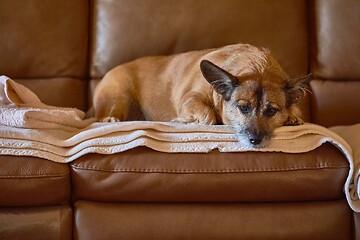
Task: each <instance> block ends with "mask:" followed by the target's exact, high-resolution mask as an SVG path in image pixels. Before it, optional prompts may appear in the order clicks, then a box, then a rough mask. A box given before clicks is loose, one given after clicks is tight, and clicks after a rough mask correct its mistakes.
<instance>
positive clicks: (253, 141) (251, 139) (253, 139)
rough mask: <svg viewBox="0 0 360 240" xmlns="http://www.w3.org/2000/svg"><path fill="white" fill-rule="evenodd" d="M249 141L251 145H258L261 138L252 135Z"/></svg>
mask: <svg viewBox="0 0 360 240" xmlns="http://www.w3.org/2000/svg"><path fill="white" fill-rule="evenodd" d="M249 141H250V143H251V144H252V145H259V144H260V143H261V142H262V138H261V137H260V136H252V137H250V139H249Z"/></svg>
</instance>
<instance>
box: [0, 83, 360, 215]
mask: <svg viewBox="0 0 360 240" xmlns="http://www.w3.org/2000/svg"><path fill="white" fill-rule="evenodd" d="M9 81H10V80H9V79H8V78H7V80H6V81H5V84H3V89H2V90H1V89H0V95H2V96H0V100H1V101H3V102H2V103H0V115H1V117H0V154H2V155H16V156H36V157H41V158H44V159H48V160H51V161H55V162H61V163H67V162H71V161H73V160H75V159H77V158H79V157H80V156H83V155H84V154H87V153H101V154H112V153H118V152H122V151H126V150H128V149H132V148H135V147H138V146H146V147H149V148H152V149H154V150H156V151H161V152H170V153H176V152H203V153H206V152H210V151H211V150H214V149H218V150H219V151H221V152H242V151H262V152H286V153H301V152H308V151H311V150H313V149H315V148H317V147H319V146H320V145H322V144H323V143H325V142H330V143H332V144H333V145H335V146H336V147H338V148H339V149H340V151H341V152H342V153H343V154H344V155H345V156H346V157H347V159H348V161H349V165H350V171H349V175H348V178H347V180H346V183H345V186H344V191H345V194H346V198H347V200H348V202H349V205H350V207H351V208H352V209H353V210H354V211H356V212H360V200H359V196H360V189H359V184H358V182H359V175H360V170H359V165H360V157H359V152H360V150H359V151H355V154H354V153H353V152H352V151H353V150H352V148H351V147H350V146H349V144H348V143H347V142H346V141H345V140H344V139H343V138H341V137H340V136H339V135H338V134H340V135H342V136H343V137H344V138H345V139H346V140H347V141H348V142H349V143H351V144H352V147H353V149H355V150H357V149H360V146H359V142H360V141H359V138H360V137H359V136H360V124H359V125H354V126H351V127H338V128H333V131H330V130H329V129H326V128H324V127H321V126H318V125H315V124H305V125H301V126H294V127H281V128H278V129H276V131H275V133H274V137H273V139H272V140H271V142H270V145H269V146H267V147H266V148H260V149H251V148H246V147H244V146H242V145H240V144H239V143H238V141H237V140H236V137H235V134H234V133H233V129H232V128H231V127H230V126H207V125H200V124H188V125H185V124H177V123H165V122H146V121H144V122H141V121H137V122H119V123H92V124H90V123H91V122H93V119H90V120H86V119H83V116H84V115H83V113H82V112H81V111H79V110H74V109H67V108H61V109H60V111H58V112H57V111H53V110H56V109H57V108H55V107H50V106H47V105H45V104H42V103H41V102H40V100H38V101H35V103H34V104H32V103H30V102H31V101H34V96H35V97H36V95H35V94H33V93H32V92H30V93H29V92H28V90H27V89H26V88H25V87H24V86H21V87H20V89H21V91H17V89H19V85H18V84H17V83H15V82H14V81H12V80H11V81H10V83H11V84H9ZM0 88H1V85H0ZM10 92H11V97H9V93H10ZM23 93H25V95H26V96H27V97H24V96H23V95H24V94H23ZM6 94H7V95H6ZM31 95H32V96H31ZM36 98H37V97H36ZM9 99H10V100H9ZM19 99H21V101H20V102H19ZM29 101H30V102H29ZM39 102H40V103H39ZM24 104H25V105H24ZM26 104H28V105H26ZM10 105H11V106H10ZM34 105H37V107H38V108H37V109H34V107H33V106H34ZM3 108H5V109H3ZM18 109H19V114H20V117H22V118H23V120H21V121H20V123H19V122H18V121H16V120H15V121H14V122H16V124H15V126H14V124H13V123H12V121H10V118H11V117H9V116H8V114H9V111H10V110H11V111H13V112H17V110H18ZM30 109H31V110H30ZM28 110H29V111H35V112H36V113H37V114H35V115H38V116H40V117H37V118H32V122H29V121H28V116H27V114H26V113H27V112H28ZM44 113H46V114H50V115H52V116H54V117H55V116H56V117H58V120H57V121H56V123H55V124H53V123H52V121H50V122H49V124H48V125H47V126H46V127H41V126H43V125H42V124H44V121H45V122H46V118H45V116H46V115H43V114H44ZM69 113H70V114H69ZM23 114H24V115H23ZM11 116H17V115H16V114H14V115H11ZM64 119H66V121H65V120H64ZM9 122H10V124H9ZM18 123H19V124H18ZM89 124H90V125H89ZM334 131H336V132H337V133H338V134H336V133H334Z"/></svg>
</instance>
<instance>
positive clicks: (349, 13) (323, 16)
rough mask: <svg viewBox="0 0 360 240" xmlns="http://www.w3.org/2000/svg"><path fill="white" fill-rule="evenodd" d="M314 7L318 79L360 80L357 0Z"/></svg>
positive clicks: (327, 0) (320, 1)
mask: <svg viewBox="0 0 360 240" xmlns="http://www.w3.org/2000/svg"><path fill="white" fill-rule="evenodd" d="M312 4H313V8H314V15H313V16H314V23H313V24H314V25H313V26H314V31H315V34H314V35H313V36H314V44H313V51H312V52H313V57H314V59H313V61H312V71H313V73H314V75H315V77H317V78H324V79H331V80H342V81H346V80H359V79H360V68H359V65H360V58H359V52H360V44H359V38H358V36H360V28H359V24H358V23H359V22H360V4H359V1H357V0H347V1H337V0H317V1H312Z"/></svg>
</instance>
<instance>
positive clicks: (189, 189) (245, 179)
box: [71, 144, 349, 202]
mask: <svg viewBox="0 0 360 240" xmlns="http://www.w3.org/2000/svg"><path fill="white" fill-rule="evenodd" d="M71 168H72V171H71V178H72V181H73V186H74V192H73V194H74V198H75V199H87V200H92V201H102V202H233V201H241V202H266V201H279V202H281V201H309V200H312V201H317V200H330V199H331V200H334V199H340V198H342V197H343V192H342V189H343V183H344V182H345V179H346V176H347V173H348V170H349V167H348V162H347V160H346V159H345V158H344V156H343V155H342V154H341V153H340V152H339V151H338V150H337V149H336V148H334V147H333V146H332V145H329V144H328V145H324V146H322V147H320V148H318V149H316V150H314V151H311V152H309V153H304V154H284V153H272V154H268V153H253V152H248V153H242V154H237V153H220V152H218V151H213V152H211V153H208V154H190V153H183V154H182V153H178V154H171V153H170V154H169V153H159V152H156V151H153V150H151V149H148V148H145V147H143V148H136V149H133V150H129V151H126V152H123V153H119V154H111V155H107V156H103V157H102V158H99V157H98V155H96V154H89V155H85V156H84V157H81V158H80V159H78V160H76V161H75V162H73V163H71ZM139 193H141V194H139Z"/></svg>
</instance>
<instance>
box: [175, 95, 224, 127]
mask: <svg viewBox="0 0 360 240" xmlns="http://www.w3.org/2000/svg"><path fill="white" fill-rule="evenodd" d="M173 121H174V122H181V123H201V124H208V125H211V124H216V123H217V119H216V114H215V112H214V110H213V108H212V107H211V106H210V104H209V102H208V101H207V99H206V98H205V97H204V96H202V95H201V94H199V93H193V92H189V93H187V94H185V95H184V96H183V97H182V99H181V101H180V106H179V109H178V117H177V118H175V119H173Z"/></svg>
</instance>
